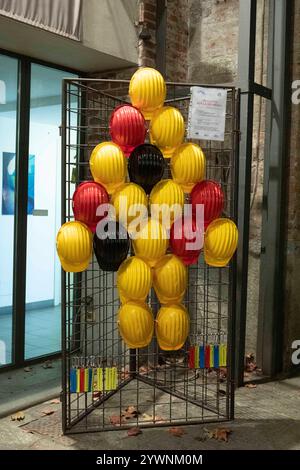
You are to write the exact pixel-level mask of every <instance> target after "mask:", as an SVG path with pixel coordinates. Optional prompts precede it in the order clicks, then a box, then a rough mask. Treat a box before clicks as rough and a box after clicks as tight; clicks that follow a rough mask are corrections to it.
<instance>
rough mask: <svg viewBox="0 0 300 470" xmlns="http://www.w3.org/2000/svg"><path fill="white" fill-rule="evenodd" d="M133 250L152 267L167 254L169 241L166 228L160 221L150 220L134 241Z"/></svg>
mask: <svg viewBox="0 0 300 470" xmlns="http://www.w3.org/2000/svg"><path fill="white" fill-rule="evenodd" d="M132 243H133V249H134V252H135V254H136V255H137V256H139V257H140V258H142V259H144V260H145V261H146V262H147V263H148V264H149V265H150V266H155V264H156V263H157V261H158V260H159V259H160V258H161V257H162V256H163V255H164V254H165V253H166V251H167V248H168V245H169V240H168V235H167V232H166V230H165V228H164V227H163V226H162V225H161V223H160V222H159V221H158V220H155V219H152V218H151V219H148V221H147V222H146V223H145V224H144V225H143V226H142V229H141V231H140V232H139V233H138V234H137V236H136V237H135V238H134V239H133V240H132Z"/></svg>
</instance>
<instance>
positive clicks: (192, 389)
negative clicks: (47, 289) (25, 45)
mask: <svg viewBox="0 0 300 470" xmlns="http://www.w3.org/2000/svg"><path fill="white" fill-rule="evenodd" d="M190 86H191V85H190V84H174V83H168V84H167V103H168V104H169V105H172V106H175V107H177V108H178V109H179V110H180V111H181V113H182V114H183V116H184V118H185V121H186V122H187V117H188V116H187V114H188V108H189V102H190ZM201 86H203V85H201ZM226 89H227V109H226V127H225V140H224V142H215V141H214V142H213V141H194V142H195V143H198V144H199V145H200V146H201V147H202V149H203V151H204V153H205V156H206V162H207V168H206V178H207V179H214V180H217V181H219V182H220V183H221V184H222V188H223V191H224V193H225V196H226V204H225V208H224V215H225V216H226V217H228V218H230V219H232V220H235V217H236V188H237V187H236V181H235V180H236V174H237V171H236V164H237V159H238V113H237V110H238V104H239V103H238V100H239V96H238V92H237V90H235V89H234V88H226ZM127 90H128V82H127V81H124V80H123V81H116V80H114V81H112V80H89V79H72V80H71V79H67V80H65V81H64V85H63V122H62V200H63V207H62V221H63V222H65V221H69V220H73V218H74V216H73V212H72V195H73V192H74V190H75V188H76V185H77V184H79V183H80V182H82V181H85V180H91V179H92V176H91V174H90V170H89V157H90V154H91V151H92V150H93V148H94V147H95V146H96V145H97V144H99V143H100V142H102V141H107V140H110V136H109V118H110V115H111V113H112V111H113V110H114V109H115V107H116V106H118V105H119V104H121V103H123V102H126V101H127ZM169 175H170V169H169V168H167V169H166V172H165V177H168V176H169ZM187 199H188V197H187ZM235 285H236V282H235V261H234V260H233V261H232V262H231V263H230V265H229V266H227V267H224V268H213V267H210V266H208V265H207V264H205V262H204V257H203V254H201V255H200V258H199V261H198V264H197V265H193V266H191V267H190V268H189V282H188V288H187V292H186V295H185V298H184V300H183V304H184V305H185V306H186V308H187V310H188V312H189V316H190V333H189V337H188V340H187V341H186V343H185V346H184V347H183V348H182V349H180V350H179V351H174V352H166V351H162V350H160V348H159V346H158V343H157V341H156V338H155V337H154V338H153V340H152V342H151V344H150V345H149V346H148V347H147V348H143V349H139V350H132V349H129V348H128V347H127V346H126V345H125V344H124V342H123V341H122V339H121V337H120V335H119V332H118V325H117V312H118V309H119V307H120V303H119V296H118V292H117V289H116V274H115V273H111V272H104V271H102V270H101V269H100V268H99V266H98V263H97V261H96V259H95V257H93V259H92V261H91V263H90V265H89V268H88V269H87V270H86V271H85V272H83V273H78V274H73V273H63V275H62V322H63V325H62V331H63V394H62V401H63V428H64V432H88V431H103V430H112V429H120V428H121V429H122V428H128V427H131V426H139V427H144V426H169V425H177V424H187V423H190V424H193V423H202V422H207V421H224V420H228V419H231V418H232V417H233V394H234V390H233V360H234V351H233V343H234V337H233V335H234V317H235V309H234V307H235ZM148 303H149V305H150V306H151V309H152V311H153V313H154V316H155V315H156V313H157V311H158V309H159V307H160V305H159V303H158V300H157V298H156V295H155V293H154V292H153V291H151V294H150V295H149V298H148ZM216 344H218V345H219V344H223V346H224V347H225V349H224V350H225V351H226V350H227V358H225V360H224V361H225V362H224V361H223V364H222V363H221V362H220V364H219V366H217V367H216V364H214V365H213V366H211V364H209V365H208V364H200V363H199V361H198V365H197V366H194V367H191V365H190V359H189V350H190V348H191V347H192V346H197V348H199V349H198V350H200V348H205V347H206V346H207V345H211V350H213V346H214V345H216ZM225 354H226V353H225ZM86 370H89V371H92V372H91V373H92V376H91V377H90V378H87V376H84V375H83V376H82V377H81V378H82V380H83V388H82V387H81V388H80V387H79V388H78V390H75V391H74V390H72V384H71V381H72V373H74V372H75V374H78V375H76V378H77V379H78V380H79V381H80V380H81V378H80V373H81V372H80V371H86ZM84 373H85V372H83V374H84ZM99 374H101V377H100V376H99ZM112 374H113V376H112ZM99 377H100V379H99ZM85 380H90V381H91V383H90V386H88V385H87V388H86V389H85V388H84V386H85V385H86V383H87V382H85ZM99 380H100V381H101V383H102V386H100V387H99ZM97 381H98V387H97V386H96V385H95V384H96V383H97ZM83 390H85V391H83Z"/></svg>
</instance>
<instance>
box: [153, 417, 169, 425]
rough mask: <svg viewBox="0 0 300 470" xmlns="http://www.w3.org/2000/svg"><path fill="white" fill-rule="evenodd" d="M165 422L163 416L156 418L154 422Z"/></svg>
mask: <svg viewBox="0 0 300 470" xmlns="http://www.w3.org/2000/svg"><path fill="white" fill-rule="evenodd" d="M164 421H166V420H165V419H164V418H162V417H161V416H154V422H155V423H163V422H164Z"/></svg>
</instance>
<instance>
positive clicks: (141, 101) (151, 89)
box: [129, 67, 166, 120]
mask: <svg viewBox="0 0 300 470" xmlns="http://www.w3.org/2000/svg"><path fill="white" fill-rule="evenodd" d="M129 96H130V100H131V104H132V105H133V106H135V107H136V108H138V109H139V110H140V111H141V112H142V113H143V115H144V118H145V119H147V120H149V119H151V117H152V114H153V112H154V111H155V110H156V109H157V108H160V107H161V106H162V105H163V104H164V101H165V98H166V84H165V81H164V79H163V76H162V75H161V74H160V73H159V72H158V71H157V70H155V69H152V68H150V67H141V68H139V69H138V70H137V71H136V72H135V73H134V74H133V76H132V77H131V80H130V84H129Z"/></svg>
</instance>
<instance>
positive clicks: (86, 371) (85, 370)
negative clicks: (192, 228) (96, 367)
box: [84, 369, 89, 392]
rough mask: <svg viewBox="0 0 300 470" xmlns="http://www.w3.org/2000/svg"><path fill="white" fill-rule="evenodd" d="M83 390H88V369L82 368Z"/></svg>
mask: <svg viewBox="0 0 300 470" xmlns="http://www.w3.org/2000/svg"><path fill="white" fill-rule="evenodd" d="M84 391H85V392H88V391H89V369H84Z"/></svg>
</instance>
